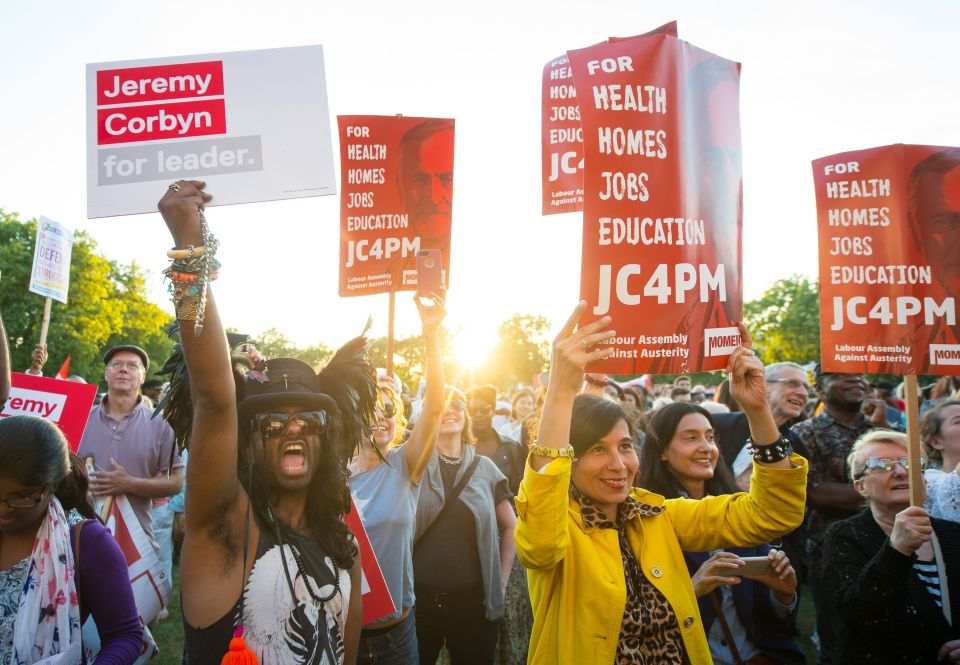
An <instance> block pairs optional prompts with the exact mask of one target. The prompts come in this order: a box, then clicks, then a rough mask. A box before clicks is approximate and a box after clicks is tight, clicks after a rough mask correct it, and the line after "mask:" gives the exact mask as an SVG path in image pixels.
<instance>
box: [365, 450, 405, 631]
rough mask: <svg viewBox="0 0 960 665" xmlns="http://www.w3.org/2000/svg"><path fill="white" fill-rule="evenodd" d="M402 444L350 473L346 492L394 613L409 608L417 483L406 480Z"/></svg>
mask: <svg viewBox="0 0 960 665" xmlns="http://www.w3.org/2000/svg"><path fill="white" fill-rule="evenodd" d="M403 452H404V446H400V447H398V448H394V449H392V450H390V451H389V452H388V453H387V454H386V456H385V457H386V462H385V463H380V464H378V465H377V466H375V467H374V468H372V469H370V470H368V471H364V472H362V473H355V474H353V475H351V476H350V478H349V480H348V483H349V485H350V494H351V495H352V496H353V502H354V504H355V505H356V507H357V510H358V511H359V513H360V519H361V521H362V522H363V527H364V528H365V529H366V530H367V536H368V537H369V538H370V545H371V547H373V553H374V554H376V555H377V562H378V563H379V564H380V570H381V571H382V572H383V579H384V580H385V581H386V583H387V589H389V590H390V597H391V598H393V604H394V605H396V607H397V613H396V614H391V615H388V616H385V617H383V620H386V619H393V618H396V617H398V616H400V611H402V610H403V609H405V608H408V607H413V604H414V602H415V601H416V598H415V596H414V593H413V533H414V528H415V527H416V516H417V499H418V498H419V495H420V485H419V484H418V483H414V482H413V481H412V480H411V479H410V469H409V468H408V467H407V460H406V457H405V456H404V454H403Z"/></svg>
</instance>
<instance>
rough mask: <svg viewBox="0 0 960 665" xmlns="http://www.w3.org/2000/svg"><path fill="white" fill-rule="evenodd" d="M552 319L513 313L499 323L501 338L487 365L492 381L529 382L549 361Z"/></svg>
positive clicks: (503, 383) (505, 384) (502, 384)
mask: <svg viewBox="0 0 960 665" xmlns="http://www.w3.org/2000/svg"><path fill="white" fill-rule="evenodd" d="M549 332H550V322H549V321H547V319H546V318H544V317H542V316H536V315H532V314H514V315H513V316H511V317H510V318H509V319H507V320H506V321H504V322H503V323H501V324H500V329H499V333H498V335H499V341H498V342H497V345H496V347H494V349H493V353H491V355H490V358H491V359H490V362H489V363H488V364H487V366H486V367H485V368H484V369H485V372H484V375H485V376H486V377H487V379H488V380H489V381H490V383H492V384H494V385H495V386H499V387H500V388H506V387H508V386H511V385H515V384H517V383H525V384H530V383H531V382H532V381H533V377H534V376H535V375H537V374H539V373H540V372H542V371H543V370H544V369H546V367H547V365H548V364H549V361H550V340H549V339H548V335H549Z"/></svg>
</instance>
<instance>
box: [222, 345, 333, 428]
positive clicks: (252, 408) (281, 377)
mask: <svg viewBox="0 0 960 665" xmlns="http://www.w3.org/2000/svg"><path fill="white" fill-rule="evenodd" d="M243 394H244V397H243V399H241V400H240V403H239V404H237V419H238V420H239V422H240V424H241V425H245V424H248V423H249V422H250V420H251V419H252V418H253V416H254V415H256V414H258V413H263V412H265V411H272V410H275V409H278V408H280V407H296V408H301V409H303V410H305V411H325V412H326V413H327V414H329V415H331V416H334V417H337V418H339V417H340V407H339V406H338V405H337V402H336V401H335V400H334V399H333V398H332V397H330V396H329V395H327V394H325V393H323V392H321V390H320V377H319V376H318V375H317V374H316V372H314V371H313V368H312V367H310V365H308V364H307V363H305V362H303V361H301V360H297V359H296V358H274V359H272V360H268V361H267V368H266V370H265V371H264V372H262V373H258V372H250V373H248V375H247V378H246V380H245V382H244V389H243Z"/></svg>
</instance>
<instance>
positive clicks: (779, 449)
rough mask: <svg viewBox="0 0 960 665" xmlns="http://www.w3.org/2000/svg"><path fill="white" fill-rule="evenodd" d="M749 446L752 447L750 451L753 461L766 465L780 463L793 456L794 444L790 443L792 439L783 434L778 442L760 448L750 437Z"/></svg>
mask: <svg viewBox="0 0 960 665" xmlns="http://www.w3.org/2000/svg"><path fill="white" fill-rule="evenodd" d="M747 445H748V446H750V447H749V448H748V450H749V451H750V454H751V455H752V456H753V459H754V460H755V461H757V462H763V463H765V464H773V463H774V462H779V461H780V460H782V459H786V458H788V457H790V455H792V454H793V444H791V443H790V439H788V438H787V437H785V436H783V435H782V434H781V435H780V438H779V439H778V440H776V441H774V442H773V443H770V444H767V445H765V446H758V445H757V444H755V443H754V442H753V441H752V440H751V439H750V438H749V437H748V438H747Z"/></svg>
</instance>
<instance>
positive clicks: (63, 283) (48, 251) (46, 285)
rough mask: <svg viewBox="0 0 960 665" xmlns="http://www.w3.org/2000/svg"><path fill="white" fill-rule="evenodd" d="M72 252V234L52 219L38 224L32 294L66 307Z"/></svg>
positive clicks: (45, 219) (31, 276) (42, 219)
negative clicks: (60, 303) (51, 299)
mask: <svg viewBox="0 0 960 665" xmlns="http://www.w3.org/2000/svg"><path fill="white" fill-rule="evenodd" d="M72 249H73V232H72V231H71V230H70V229H68V228H67V227H65V226H64V225H62V224H60V223H58V222H55V221H53V220H52V219H47V218H46V217H41V218H40V221H38V222H37V243H36V245H35V246H34V249H33V270H32V271H31V273H30V287H29V289H30V291H32V292H33V293H36V294H37V295H41V296H45V297H47V298H53V299H54V300H57V301H59V302H62V303H64V304H66V302H67V291H68V290H69V289H70V252H71V251H72Z"/></svg>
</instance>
